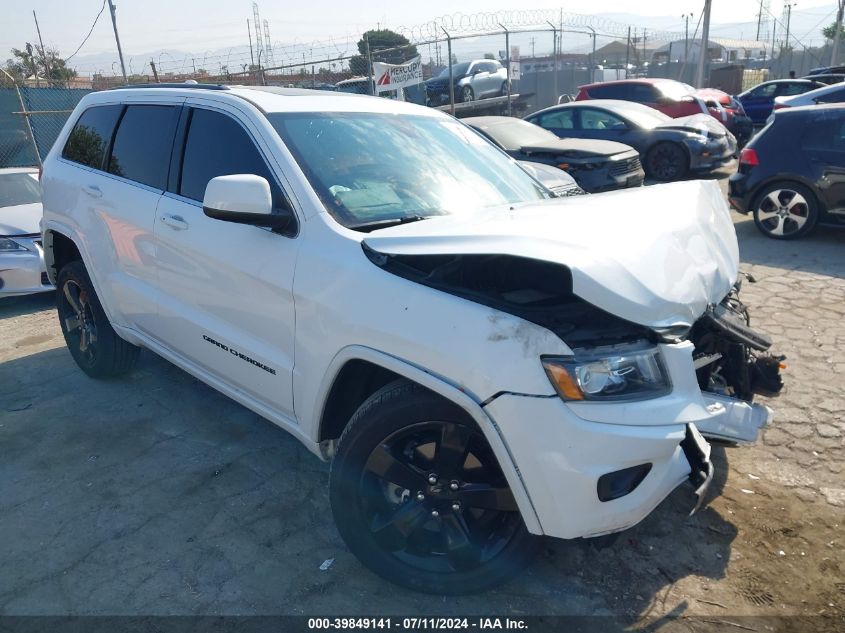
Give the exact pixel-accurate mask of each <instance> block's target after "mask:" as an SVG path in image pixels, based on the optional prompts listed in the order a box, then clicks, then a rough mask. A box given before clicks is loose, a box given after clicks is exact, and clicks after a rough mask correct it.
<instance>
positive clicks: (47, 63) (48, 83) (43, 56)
mask: <svg viewBox="0 0 845 633" xmlns="http://www.w3.org/2000/svg"><path fill="white" fill-rule="evenodd" d="M32 17H34V18H35V30H36V31H38V43H39V44H41V59H42V60H43V61H44V71H45V72H46V73H47V85H48V86H49V85H50V78H51V75H50V62H48V61H47V54H46V53H45V52H44V40H42V39H41V27H40V26H38V16H37V15H35V11H33V12H32Z"/></svg>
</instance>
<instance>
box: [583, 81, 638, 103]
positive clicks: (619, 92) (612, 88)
mask: <svg viewBox="0 0 845 633" xmlns="http://www.w3.org/2000/svg"><path fill="white" fill-rule="evenodd" d="M590 96H591V97H593V98H594V99H622V100H623V101H629V100H630V99H631V97H630V86H629V85H628V84H606V85H604V86H595V87H593V88H590Z"/></svg>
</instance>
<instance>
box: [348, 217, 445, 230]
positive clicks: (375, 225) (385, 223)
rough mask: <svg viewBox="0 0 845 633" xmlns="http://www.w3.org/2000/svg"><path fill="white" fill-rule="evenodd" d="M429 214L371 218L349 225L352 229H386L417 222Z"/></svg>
mask: <svg viewBox="0 0 845 633" xmlns="http://www.w3.org/2000/svg"><path fill="white" fill-rule="evenodd" d="M429 217H430V216H427V215H406V216H403V217H401V218H386V219H384V220H373V221H372V222H362V223H361V224H352V225H351V226H349V228H350V229H352V230H354V231H364V232H369V231H374V230H376V229H386V228H388V227H391V226H399V225H400V224H410V223H411V222H419V221H420V220H427V219H428V218H429Z"/></svg>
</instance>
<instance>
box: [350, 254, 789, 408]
mask: <svg viewBox="0 0 845 633" xmlns="http://www.w3.org/2000/svg"><path fill="white" fill-rule="evenodd" d="M363 248H364V252H365V253H366V255H367V257H368V258H369V259H370V260H371V261H372V262H373V263H374V264H376V265H377V266H379V267H381V268H383V269H384V270H387V271H388V272H391V273H393V274H395V275H399V276H400V277H404V278H406V279H410V280H411V281H415V282H417V283H421V284H423V285H426V286H430V287H432V288H436V289H438V290H441V291H443V292H448V293H449V294H453V295H456V296H459V297H462V298H464V299H467V300H469V301H474V302H476V303H480V304H483V305H487V306H490V307H492V308H495V309H497V310H501V311H503V312H507V313H509V314H513V315H515V316H518V317H521V318H523V319H525V320H527V321H531V322H532V323H536V324H537V325H540V326H542V327H545V328H547V329H549V330H551V331H552V332H554V333H555V334H556V335H557V336H559V337H560V338H561V340H563V341H564V342H565V343H567V344H568V345H570V346H571V347H574V346H578V347H587V348H589V347H594V346H601V345H608V344H615V343H624V342H631V341H636V340H648V341H651V342H652V343H657V342H661V341H662V342H666V341H675V342H677V341H680V340H684V339H686V340H690V341H691V342H692V343H693V344H694V345H695V352H694V356H693V360H694V366H695V370H696V376H697V378H698V384H699V387H700V388H701V390H702V391H707V392H711V393H716V394H719V395H723V396H729V397H733V398H739V399H741V400H745V401H747V402H751V401H752V400H753V398H754V395H755V394H760V395H764V396H769V397H771V396H776V395H777V394H778V393H779V392H780V391H781V389H782V388H783V381H782V380H781V377H780V369H781V364H782V361H783V360H784V358H783V357H779V356H772V355H770V354H766V353H765V352H767V351H768V350H769V348H770V347H771V345H772V343H771V340H770V339H769V338H768V337H766V336H764V335H762V334H760V333H758V332H755V331H754V330H752V329H751V328H750V327H749V323H750V317H749V315H748V309H747V308H746V307H745V305H744V304H743V303H742V301H740V299H739V290H740V287H741V284H740V283H739V282H737V283H736V284H735V285H734V287H733V288H732V290H731V292H730V293H729V294H728V296H726V297H725V298H724V299H723V300H722V302H721V303H720V304H718V305H710V306H708V308H707V310H706V312H705V313H704V314H703V315H702V316H701V317H700V318H699V319H698V320H697V321H696V322H695V323H694V324H693V326H692V327H691V328H690V329H689V330H688V331H687V332H685V333H684V335H682V336H667V333H666V332H658V331H655V330H653V329H651V328H648V327H646V326H643V325H639V324H637V323H632V322H630V321H628V320H626V319H623V318H621V317H618V316H616V315H614V314H610V313H609V312H606V311H604V310H602V309H600V308H598V307H596V306H594V305H592V304H591V303H589V302H587V301H585V300H583V299H581V298H580V297H578V296H577V295H575V294H574V293H573V291H572V273H571V271H570V270H569V268H567V267H566V266H563V265H561V264H557V263H553V262H546V261H542V260H535V259H530V258H524V257H515V256H512V255H476V254H473V255H462V254H456V255H385V254H382V253H378V252H376V251H373V250H372V249H370V248H368V247H367V245H366V244H364V245H363Z"/></svg>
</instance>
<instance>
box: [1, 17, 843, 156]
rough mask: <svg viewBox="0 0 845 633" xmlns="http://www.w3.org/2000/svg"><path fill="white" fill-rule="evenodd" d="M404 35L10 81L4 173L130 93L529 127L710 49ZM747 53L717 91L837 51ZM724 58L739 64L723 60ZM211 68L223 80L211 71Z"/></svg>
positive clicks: (549, 35)
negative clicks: (398, 75) (246, 99)
mask: <svg viewBox="0 0 845 633" xmlns="http://www.w3.org/2000/svg"><path fill="white" fill-rule="evenodd" d="M398 32H399V33H401V34H403V35H404V36H406V37H407V40H406V41H409V43H407V44H403V45H400V46H384V45H383V44H382V43H381V42H382V40H381V39H380V38H377V37H376V38H373V40H372V41H370V40H369V39H368V37H367V36H365V37H364V38H363V39H362V40H360V41H358V42H355V41H354V40H353V38H346V39H345V40H327V41H326V42H323V43H317V42H315V43H313V45H309V46H303V45H284V46H275V47H272V46H271V47H265V49H264V50H263V51H261V50H259V51H258V52H257V56H253V54H252V50H251V49H250V53H249V54H248V57H246V58H244V57H243V56H242V55H243V54H237V53H236V54H232V52H231V50H230V51H229V53H228V54H226V55H213V56H207V57H203V58H202V59H200V58H199V57H197V58H195V59H194V58H191V57H185V58H184V59H183V60H175V59H172V58H171V59H169V60H168V59H164V58H163V56H164V55H167V54H166V53H162V55H160V56H159V58H158V61H157V62H156V61H154V60H152V59H151V60H150V61H149V62H147V64H145V66H144V67H143V68H142V70H141V72H140V73H136V72H132V73H131V74H130V75H129V76H128V77H127V79H124V78H123V77H122V76H119V75H117V76H116V75H106V74H103V73H96V74H94V75H93V76H91V77H78V78H76V79H75V80H74V87H63V88H56V87H40V86H37V85H35V86H32V85H18V84H15V83H14V82H10V81H9V80H7V79H5V78H3V77H2V76H0V82H3V81H5V83H0V167H5V166H18V165H37V164H38V163H39V161H40V160H41V159H42V158H43V157H44V156H45V155H46V153H47V152H48V151H49V148H50V146H51V145H52V143H53V141H54V140H55V138H56V136H57V135H58V133H59V131H60V130H61V127H62V125H63V124H64V122H65V120H66V119H67V116H68V114H69V113H70V111H71V110H72V109H73V107H74V106H75V105H76V103H78V101H79V99H81V98H82V96H83V95H84V94H86V93H87V92H89V91H91V90H104V89H109V88H114V87H117V86H120V85H123V84H124V83H127V82H128V83H130V84H133V83H155V82H162V83H165V82H166V83H180V82H184V81H187V80H194V81H197V82H200V83H220V84H229V85H267V86H284V87H293V88H307V89H316V90H328V91H340V92H351V93H359V94H378V95H379V96H383V97H388V98H394V99H402V100H405V101H410V102H414V103H418V104H421V105H428V106H431V107H437V108H440V109H442V110H445V111H448V112H451V113H452V114H454V115H455V116H457V117H465V116H475V115H489V114H507V115H515V116H521V115H525V114H528V113H530V112H533V111H536V110H539V109H542V108H545V107H548V106H550V105H554V104H556V103H559V102H560V101H566V100H568V99H571V98H574V96H575V95H576V94H577V92H578V88H579V86H581V85H584V84H587V83H592V82H600V81H611V80H614V79H625V78H632V77H655V78H657V77H662V78H669V79H677V80H679V81H682V82H685V83H689V84H694V83H695V75H696V65H697V64H696V63H695V62H696V60H695V59H694V58H692V59H690V61H689V62H686V61H683V59H685V58H687V57H688V54H687V53H688V49H694V48H695V47H696V46H698V47H699V48H700V45H697V44H696V39H695V38H696V36H697V28H696V30H695V31H694V32H692V33H670V32H660V31H646V29H640V30H638V29H637V28H633V27H629V26H627V25H622V24H619V23H615V22H612V21H608V20H597V19H595V18H593V17H591V16H579V15H576V14H567V13H562V12H555V11H513V12H494V13H483V14H475V15H472V16H462V15H460V14H455V15H453V16H445V17H444V18H440V19H437V20H434V21H431V22H428V23H426V24H424V25H422V26H419V27H414V28H412V29H403V28H401V27H400V28H399V29H398ZM370 33H372V32H370ZM690 35H692V39H690V37H689V36H690ZM394 41H395V40H394ZM698 42H700V40H698ZM742 45H743V46H745V47H746V48H747V46H751V47H752V48H754V45H758V46H756V48H757V49H760V48H762V58H761V55H760V50H756V51H753V54H752V55H749V51H747V50H745V51H743V50H735V51H733V52H730V51H728V50H727V48H725V47H722V48H721V49H718V50H719V51H720V52H718V53H717V54H714V53H713V52H712V51H710V50H708V53H707V54H708V57H713V59H712V60H710V61H709V62H708V63H707V64H706V65H705V74H704V85H705V86H710V87H716V88H721V89H722V90H725V91H726V92H729V93H731V94H736V93H739V92H741V91H742V90H745V89H747V88H749V87H751V86H753V85H756V84H757V83H760V82H761V81H765V80H768V79H776V78H782V77H787V76H789V74H790V72H794V73H795V75H796V76H797V77H802V76H804V75H806V74H807V73H808V72H809V70H810V69H811V68H814V67H817V66H822V65H824V62H823V60H827V59H829V58H830V47H829V46H826V47H818V48H801V49H800V50H799V47H796V48H795V50H792V49H790V48H789V47H785V46H783V45H782V46H781V50H779V51H777V54H776V55H773V53H772V48H773V47H774V44H773V43H771V44H769V45H768V48H767V47H766V45H765V43H762V42H752V43H749V42H742ZM760 45H762V46H760ZM708 46H710V45H708ZM564 51H567V52H564ZM721 54H724V56H725V57H724V59H730V61H729V62H728V61H724V60H723V59H722V58H719V55H721ZM168 57H169V55H168ZM679 57H681V59H679ZM736 57H738V58H739V60H738V61H737V59H736ZM413 60H418V66H419V69H420V70H419V72H418V74H417V75H415V77H417V78H418V81H419V83H416V84H414V85H403V87H401V88H398V89H394V88H392V87H391V86H390V85H389V84H390V81H389V78H388V77H387V75H386V74H383V73H382V74H378V75H377V74H376V71H374V66H373V64H374V63H375V64H376V66H377V67H379V68H383V67H380V66H378V64H379V63H385V64H393V65H397V64H398V65H402V64H407V63H409V62H412V61H413ZM247 62H248V63H247ZM131 66H132V64H131V60H130V69H131ZM209 67H210V68H216V69H217V72H216V73H215V72H210V71H209V70H206V68H209ZM233 70H235V71H234V72H233ZM379 72H380V71H379ZM9 79H11V78H9ZM411 83H413V82H411Z"/></svg>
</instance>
